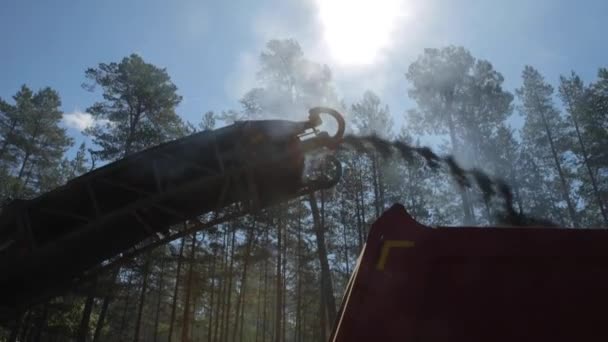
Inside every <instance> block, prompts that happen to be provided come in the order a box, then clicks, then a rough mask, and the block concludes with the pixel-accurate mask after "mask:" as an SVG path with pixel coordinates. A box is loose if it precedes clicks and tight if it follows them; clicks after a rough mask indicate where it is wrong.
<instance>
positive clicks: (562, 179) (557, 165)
mask: <svg viewBox="0 0 608 342" xmlns="http://www.w3.org/2000/svg"><path fill="white" fill-rule="evenodd" d="M540 116H541V119H542V120H543V125H544V126H545V132H546V133H547V139H549V147H551V155H552V156H553V161H554V162H555V168H556V169H557V173H558V175H559V179H560V184H561V186H562V195H563V198H564V200H565V201H566V205H567V206H568V213H569V214H570V219H571V220H572V224H573V225H574V227H578V226H579V223H578V219H577V218H576V211H575V210H574V205H573V204H572V200H571V199H570V189H569V188H568V183H567V182H566V177H565V176H564V172H563V170H562V165H561V163H560V161H559V157H558V155H557V150H556V149H555V144H554V143H553V137H552V134H551V129H549V124H548V123H547V118H546V117H545V113H544V111H542V110H540Z"/></svg>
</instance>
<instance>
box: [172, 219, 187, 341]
mask: <svg viewBox="0 0 608 342" xmlns="http://www.w3.org/2000/svg"><path fill="white" fill-rule="evenodd" d="M184 228H186V227H185V224H184ZM185 243H186V238H185V237H183V238H182V243H181V244H180V246H179V256H178V257H177V271H176V274H175V287H174V288H173V302H172V303H171V316H170V318H169V336H168V341H169V342H171V338H172V337H173V325H174V323H175V311H176V309H177V294H178V291H179V278H180V275H181V274H180V273H181V270H182V260H183V257H184V244H185Z"/></svg>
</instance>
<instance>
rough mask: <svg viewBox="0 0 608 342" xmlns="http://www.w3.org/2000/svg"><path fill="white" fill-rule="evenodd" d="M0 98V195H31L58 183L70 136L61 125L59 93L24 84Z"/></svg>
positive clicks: (70, 141)
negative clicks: (9, 100) (10, 95)
mask: <svg viewBox="0 0 608 342" xmlns="http://www.w3.org/2000/svg"><path fill="white" fill-rule="evenodd" d="M13 100H14V105H11V104H9V103H7V102H6V101H4V100H1V99H0V127H1V130H0V134H1V137H2V142H1V146H0V177H2V184H1V187H2V189H1V190H0V193H1V194H2V199H6V198H8V197H22V198H23V197H25V198H28V197H32V196H34V195H36V194H39V193H40V192H42V191H45V190H47V189H48V188H49V187H53V186H56V185H58V183H59V182H58V181H57V174H56V170H57V168H58V167H59V166H60V165H61V160H62V157H63V154H64V153H65V151H66V150H67V149H68V147H70V146H71V145H72V139H71V138H69V137H68V136H67V135H66V132H65V129H63V128H62V127H60V125H59V123H60V121H61V118H62V115H63V113H62V112H61V110H60V109H59V108H60V106H61V100H60V99H59V94H57V92H56V91H54V90H53V89H51V88H48V87H47V88H44V89H41V90H39V91H37V92H33V91H32V90H30V89H29V88H28V87H27V86H25V85H24V86H22V87H21V89H20V90H19V91H18V92H17V93H16V94H15V95H14V96H13Z"/></svg>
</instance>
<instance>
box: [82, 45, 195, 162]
mask: <svg viewBox="0 0 608 342" xmlns="http://www.w3.org/2000/svg"><path fill="white" fill-rule="evenodd" d="M85 74H86V77H87V78H88V79H89V80H90V81H91V82H92V83H91V84H84V85H83V86H84V87H85V88H86V89H88V90H91V91H93V90H94V89H95V86H96V85H99V86H100V87H101V88H102V90H103V98H104V101H102V102H96V103H95V104H93V105H92V106H91V107H89V108H88V109H87V112H89V113H91V115H93V117H94V118H95V119H96V120H98V121H99V122H104V121H105V123H103V124H99V125H95V126H93V127H91V128H89V129H87V130H86V133H87V134H89V135H91V136H92V137H93V141H94V143H95V144H96V145H98V146H99V147H100V149H99V150H97V151H95V153H96V154H97V155H98V156H99V158H100V159H102V160H116V159H119V158H122V157H125V156H127V155H129V154H131V153H134V152H137V151H140V150H143V149H145V148H147V147H151V146H154V145H158V144H160V143H162V142H164V141H167V140H171V139H175V138H177V137H180V136H183V135H184V134H186V133H187V128H186V126H185V125H184V124H183V122H182V121H181V119H180V118H179V116H178V115H177V114H176V113H175V108H176V107H177V105H178V104H179V103H180V102H181V100H182V97H181V96H179V95H178V94H177V87H176V86H175V84H173V82H172V81H171V78H170V77H169V74H168V73H167V71H166V70H165V69H160V68H158V67H156V66H154V65H152V64H149V63H146V62H145V61H144V60H143V59H142V58H141V57H140V56H138V55H136V54H132V55H130V56H129V57H125V58H123V59H122V61H121V62H120V63H116V62H112V63H109V64H106V63H101V64H99V66H98V67H97V68H89V69H87V70H86V73H85Z"/></svg>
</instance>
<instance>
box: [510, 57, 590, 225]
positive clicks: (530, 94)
mask: <svg viewBox="0 0 608 342" xmlns="http://www.w3.org/2000/svg"><path fill="white" fill-rule="evenodd" d="M522 78H523V85H522V87H521V88H519V89H518V90H517V95H518V96H519V98H520V100H521V102H522V105H521V107H520V112H521V114H522V115H523V116H524V117H525V124H524V128H523V142H524V144H525V146H526V149H527V150H528V151H530V152H531V153H532V155H533V156H534V158H537V159H538V160H539V161H543V163H542V164H543V165H544V164H545V163H550V164H551V165H552V167H551V168H549V169H546V171H545V172H546V174H550V173H551V171H553V174H554V175H555V178H554V179H556V180H557V182H558V184H559V187H558V189H559V193H560V194H561V198H562V200H563V201H564V202H565V203H566V208H567V210H568V216H569V218H570V224H571V225H573V226H575V227H578V226H579V221H578V217H577V212H576V206H575V202H574V200H573V198H572V194H571V182H570V180H569V179H568V174H567V170H565V168H564V166H565V163H566V160H565V155H564V152H565V148H564V142H563V140H564V139H567V138H568V136H567V132H566V130H565V129H566V127H567V126H566V124H565V123H564V121H563V119H562V117H561V116H560V114H559V112H558V111H557V109H556V108H555V106H554V104H553V99H552V95H553V87H552V86H551V85H550V84H548V83H546V82H545V80H544V78H543V77H542V76H541V74H540V73H539V72H538V71H537V70H536V69H534V68H532V67H531V66H526V67H525V68H524V71H523V73H522Z"/></svg>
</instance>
